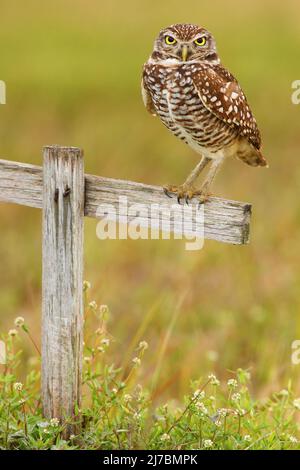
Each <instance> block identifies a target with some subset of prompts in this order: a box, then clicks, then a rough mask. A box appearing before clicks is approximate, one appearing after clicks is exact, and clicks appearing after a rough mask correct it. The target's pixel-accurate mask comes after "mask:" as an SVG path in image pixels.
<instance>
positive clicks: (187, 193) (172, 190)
mask: <svg viewBox="0 0 300 470" xmlns="http://www.w3.org/2000/svg"><path fill="white" fill-rule="evenodd" d="M210 161H211V159H210V158H207V157H202V159H201V160H200V162H199V163H198V165H197V166H196V167H195V168H194V169H193V171H192V172H191V173H190V174H189V176H188V177H187V179H186V180H185V182H184V183H183V184H182V185H180V186H173V185H169V186H165V187H164V188H163V189H164V192H165V194H166V195H167V196H168V197H172V196H171V194H177V200H178V202H179V203H180V200H181V199H185V201H186V202H187V203H188V201H189V199H192V198H193V197H194V196H196V195H199V194H200V193H199V190H197V189H195V188H194V186H193V184H194V182H195V181H196V179H197V178H198V176H199V175H200V173H201V172H202V171H203V170H204V168H205V167H206V165H207V164H208V163H209V162H210Z"/></svg>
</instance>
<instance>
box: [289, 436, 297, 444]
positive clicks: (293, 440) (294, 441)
mask: <svg viewBox="0 0 300 470" xmlns="http://www.w3.org/2000/svg"><path fill="white" fill-rule="evenodd" d="M289 440H290V442H291V443H292V444H298V439H297V438H296V437H294V436H290V437H289Z"/></svg>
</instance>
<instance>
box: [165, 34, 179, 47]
mask: <svg viewBox="0 0 300 470" xmlns="http://www.w3.org/2000/svg"><path fill="white" fill-rule="evenodd" d="M165 41H166V44H168V46H173V45H174V44H176V42H177V41H176V39H175V38H173V36H166V37H165Z"/></svg>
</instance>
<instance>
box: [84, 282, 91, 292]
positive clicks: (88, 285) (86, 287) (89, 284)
mask: <svg viewBox="0 0 300 470" xmlns="http://www.w3.org/2000/svg"><path fill="white" fill-rule="evenodd" d="M90 288H91V283H90V282H89V281H83V290H84V292H85V291H87V290H89V289H90Z"/></svg>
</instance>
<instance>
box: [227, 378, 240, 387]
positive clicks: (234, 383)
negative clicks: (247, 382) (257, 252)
mask: <svg viewBox="0 0 300 470" xmlns="http://www.w3.org/2000/svg"><path fill="white" fill-rule="evenodd" d="M227 385H228V387H229V388H237V386H238V382H237V380H235V379H229V380H228V382H227Z"/></svg>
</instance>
